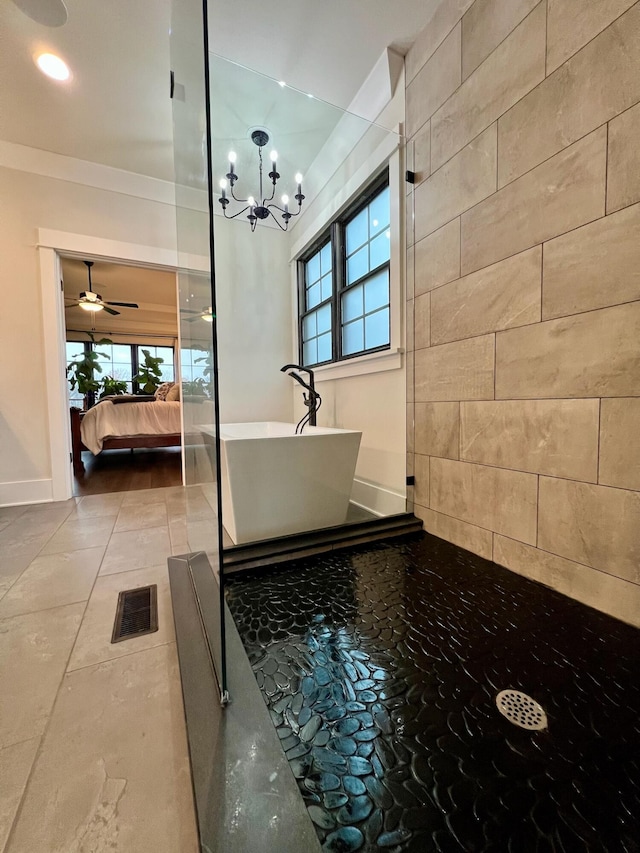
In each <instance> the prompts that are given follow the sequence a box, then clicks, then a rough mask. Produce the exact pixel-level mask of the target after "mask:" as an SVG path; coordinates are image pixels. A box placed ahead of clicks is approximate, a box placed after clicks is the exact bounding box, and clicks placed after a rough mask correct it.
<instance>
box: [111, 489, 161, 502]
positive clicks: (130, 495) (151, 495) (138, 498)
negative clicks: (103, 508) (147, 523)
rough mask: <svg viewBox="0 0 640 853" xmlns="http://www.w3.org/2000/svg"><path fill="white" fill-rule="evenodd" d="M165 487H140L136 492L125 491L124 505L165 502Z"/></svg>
mask: <svg viewBox="0 0 640 853" xmlns="http://www.w3.org/2000/svg"><path fill="white" fill-rule="evenodd" d="M165 500H166V498H165V489H138V491H135V492H123V498H122V506H134V505H137V504H145V505H147V504H158V503H165Z"/></svg>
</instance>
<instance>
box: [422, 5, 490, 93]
mask: <svg viewBox="0 0 640 853" xmlns="http://www.w3.org/2000/svg"><path fill="white" fill-rule="evenodd" d="M472 3H473V0H446V2H444V3H443V2H441V0H431V4H430V5H431V7H432V12H431V15H430V16H429V18H428V23H427V24H425V26H424V27H423V28H422V30H421V31H420V32H419V33H418V36H417V37H416V39H415V41H414V42H413V45H412V47H411V50H410V51H409V53H408V54H407V56H406V57H405V76H406V81H407V84H409V83H410V82H411V81H412V80H413V78H414V77H415V76H416V74H417V73H418V71H420V69H421V68H422V66H423V65H424V64H425V62H427V60H428V59H429V58H430V57H431V56H433V53H434V51H435V50H436V49H437V48H438V47H439V46H440V45H441V44H442V42H443V41H444V39H445V38H446V37H447V35H448V34H449V33H450V32H451V30H452V29H453V28H454V27H455V26H456V24H457V23H458V21H459V20H460V19H461V18H462V16H463V15H464V13H465V12H466V11H467V9H468V8H469V6H471V4H472Z"/></svg>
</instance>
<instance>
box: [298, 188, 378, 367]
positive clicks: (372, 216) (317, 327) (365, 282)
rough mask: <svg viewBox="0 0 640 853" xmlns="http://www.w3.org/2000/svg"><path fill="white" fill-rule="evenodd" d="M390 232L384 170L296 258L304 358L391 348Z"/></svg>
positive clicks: (310, 361)
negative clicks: (317, 238) (311, 244)
mask: <svg viewBox="0 0 640 853" xmlns="http://www.w3.org/2000/svg"><path fill="white" fill-rule="evenodd" d="M390 237H391V235H390V194H389V182H388V175H387V174H385V175H384V177H383V178H382V179H379V180H377V181H376V182H375V184H373V185H372V186H370V187H369V188H368V189H367V190H366V191H365V192H364V193H363V194H362V195H361V196H360V198H359V199H358V200H357V201H356V203H355V204H354V205H352V206H351V208H350V209H348V210H347V212H346V213H345V214H343V215H342V216H341V217H339V218H338V219H336V220H335V221H334V222H332V223H331V226H330V228H329V231H328V232H325V234H324V235H323V236H322V237H321V238H320V240H319V241H317V242H316V243H315V245H314V246H313V247H312V248H311V249H310V250H309V251H308V252H307V253H306V254H305V255H303V257H302V258H301V259H300V260H299V261H298V295H299V306H300V310H299V347H300V358H301V359H302V361H301V364H304V365H306V366H309V367H313V366H316V365H320V364H328V363H331V362H336V361H343V360H346V359H350V358H353V357H355V356H359V355H364V354H365V353H371V352H378V351H380V350H385V349H389V346H390V340H391V330H390V295H389V265H390V257H391V251H390V247H391V239H390Z"/></svg>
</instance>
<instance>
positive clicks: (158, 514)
mask: <svg viewBox="0 0 640 853" xmlns="http://www.w3.org/2000/svg"><path fill="white" fill-rule="evenodd" d="M166 523H167V506H166V504H164V503H153V504H149V505H148V506H141V505H138V504H134V505H132V506H123V507H122V509H121V510H120V512H119V513H118V519H117V521H116V525H115V527H114V528H113V532H114V533H121V532H122V531H123V530H141V529H142V528H143V527H163V526H164V525H165V524H166Z"/></svg>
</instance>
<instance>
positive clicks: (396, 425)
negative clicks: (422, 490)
mask: <svg viewBox="0 0 640 853" xmlns="http://www.w3.org/2000/svg"><path fill="white" fill-rule="evenodd" d="M403 115H404V75H403V74H400V75H399V80H398V84H397V88H396V91H395V95H394V97H393V98H392V100H391V101H390V103H389V104H388V106H387V108H386V109H385V110H384V116H385V120H386V121H385V124H386V126H391V125H392V124H395V123H396V122H400V121H401V120H402V117H403ZM396 147H397V146H395V144H394V139H393V138H392V137H391V134H389V133H388V132H386V131H384V130H382V129H381V128H380V127H371V128H370V129H369V131H368V132H367V133H366V134H365V135H364V136H363V138H362V139H361V141H360V142H359V143H358V144H357V145H356V146H355V148H353V150H352V151H351V152H350V153H349V154H348V155H347V156H346V157H345V158H344V160H343V162H342V163H340V164H339V165H336V168H335V171H334V172H333V177H332V179H331V180H330V181H329V182H328V183H327V186H326V187H325V188H324V189H323V190H322V191H321V192H320V193H319V194H318V196H317V197H316V198H315V199H314V200H313V202H312V204H310V205H309V208H308V209H307V211H306V212H305V214H304V215H303V216H302V217H301V218H300V221H299V222H298V223H297V225H296V228H295V229H294V231H293V232H292V234H291V254H292V256H293V257H296V256H299V255H300V253H301V252H302V251H303V250H304V247H305V244H307V245H308V244H309V243H310V242H311V241H312V240H313V239H314V238H316V237H318V236H319V235H320V233H321V232H322V231H323V230H324V228H325V227H326V225H327V223H328V222H329V221H331V219H332V218H333V217H335V216H336V215H338V214H339V213H340V211H341V209H342V208H344V207H345V206H346V205H347V204H348V203H349V201H350V200H351V199H352V198H353V196H354V195H355V194H356V193H357V192H358V191H359V190H362V189H364V188H365V187H366V185H367V183H368V182H369V181H370V180H371V178H372V177H373V175H374V174H375V173H376V171H379V170H380V166H381V165H383V164H384V160H383V159H381V156H382V155H381V152H385V151H386V155H385V156H386V157H390V175H389V179H390V187H391V196H392V198H391V222H392V227H391V239H392V259H391V291H392V321H391V324H392V340H391V352H390V353H389V354H388V355H387V356H386V357H385V358H382V359H378V358H375V359H370V357H366V356H365V357H364V360H359V359H354V360H350V361H348V362H342V364H341V365H340V368H339V371H336V368H335V367H328V368H322V367H320V368H318V369H317V372H316V386H317V389H318V391H319V393H320V395H321V396H322V401H323V402H322V408H321V410H320V412H319V414H318V424H319V425H320V426H331V427H337V428H340V429H356V430H360V431H361V432H362V441H361V444H360V453H359V456H358V464H357V467H356V475H355V482H354V489H353V492H352V496H351V497H352V500H353V501H355V502H356V503H358V504H360V505H362V506H364V507H366V508H367V509H369V510H371V511H373V512H375V513H377V514H380V515H387V514H393V513H397V512H402V511H404V509H405V506H406V504H405V496H406V363H405V355H404V353H401V352H397V350H402V349H403V347H404V343H405V330H404V256H403V247H404V230H403V216H404V193H405V187H404V183H403V182H402V181H401V180H400V174H401V171H402V166H401V162H400V159H399V158H400V157H401V155H400V153H399V151H397V150H396V151H395V153H392V152H393V151H394V148H396ZM329 153H330V152H329ZM319 159H320V158H319ZM312 168H313V167H312ZM291 290H292V313H293V315H294V318H295V316H296V314H297V303H298V299H297V292H296V283H295V272H294V273H293V274H292V288H291ZM296 348H297V343H296V342H295V341H294V350H296ZM394 350H395V351H396V352H395V354H394ZM293 352H294V351H293V350H292V355H293ZM293 360H294V361H297V350H296V351H295V356H294V358H293ZM381 368H383V369H381ZM350 371H351V373H352V375H345V374H347V373H349V372H350ZM336 373H339V378H334V377H336ZM293 397H294V406H295V412H296V418H299V417H301V416H302V414H303V413H304V411H305V409H304V406H303V405H302V403H301V395H300V394H299V393H298V392H297V391H296V389H294V390H293Z"/></svg>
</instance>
